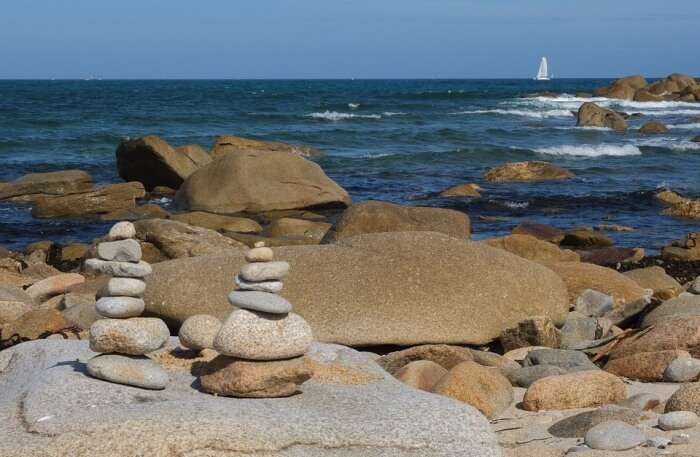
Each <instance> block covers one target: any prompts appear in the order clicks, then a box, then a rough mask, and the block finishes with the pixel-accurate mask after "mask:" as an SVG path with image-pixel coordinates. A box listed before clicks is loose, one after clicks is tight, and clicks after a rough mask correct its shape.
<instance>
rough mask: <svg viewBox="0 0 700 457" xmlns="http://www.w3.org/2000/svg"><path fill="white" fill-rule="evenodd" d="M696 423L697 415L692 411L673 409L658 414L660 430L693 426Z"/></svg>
mask: <svg viewBox="0 0 700 457" xmlns="http://www.w3.org/2000/svg"><path fill="white" fill-rule="evenodd" d="M697 424H698V415H697V414H695V413H694V412H693V411H673V412H670V413H666V414H662V415H660V416H659V428H660V429H661V430H683V429H686V428H692V427H695V426H696V425H697Z"/></svg>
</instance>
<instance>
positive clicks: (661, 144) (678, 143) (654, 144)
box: [637, 137, 700, 151]
mask: <svg viewBox="0 0 700 457" xmlns="http://www.w3.org/2000/svg"><path fill="white" fill-rule="evenodd" d="M637 145H638V146H642V147H644V146H647V147H650V148H666V149H672V150H674V151H698V150H700V143H695V142H693V141H689V140H683V139H677V138H664V137H661V138H649V139H647V140H642V141H640V142H638V143H637Z"/></svg>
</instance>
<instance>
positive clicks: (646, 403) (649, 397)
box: [618, 393, 661, 411]
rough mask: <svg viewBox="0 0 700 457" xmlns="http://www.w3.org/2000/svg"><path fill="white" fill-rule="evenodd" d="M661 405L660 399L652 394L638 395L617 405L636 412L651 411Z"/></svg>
mask: <svg viewBox="0 0 700 457" xmlns="http://www.w3.org/2000/svg"><path fill="white" fill-rule="evenodd" d="M660 404H661V399H660V398H659V397H658V396H657V395H654V394H650V393H639V394H635V395H632V396H631V397H629V398H626V399H624V400H622V401H621V402H619V403H618V406H622V407H625V408H632V409H635V410H637V411H651V410H653V409H654V408H656V407H657V406H659V405H660Z"/></svg>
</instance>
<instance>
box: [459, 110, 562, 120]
mask: <svg viewBox="0 0 700 457" xmlns="http://www.w3.org/2000/svg"><path fill="white" fill-rule="evenodd" d="M450 114H453V115H456V114H501V115H504V116H523V117H535V118H538V119H543V118H546V117H569V116H573V115H574V114H573V113H572V112H571V111H569V110H547V111H528V110H522V109H477V110H471V111H457V112H454V113H450Z"/></svg>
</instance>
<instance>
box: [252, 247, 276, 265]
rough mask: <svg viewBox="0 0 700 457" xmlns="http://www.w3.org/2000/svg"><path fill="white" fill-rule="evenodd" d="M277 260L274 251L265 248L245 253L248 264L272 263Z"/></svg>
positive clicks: (256, 248)
mask: <svg viewBox="0 0 700 457" xmlns="http://www.w3.org/2000/svg"><path fill="white" fill-rule="evenodd" d="M274 258H275V254H274V252H273V251H272V249H270V248H267V247H265V246H260V247H255V248H253V249H249V250H248V251H246V253H245V260H246V262H251V263H252V262H272V260H273V259H274Z"/></svg>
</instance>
